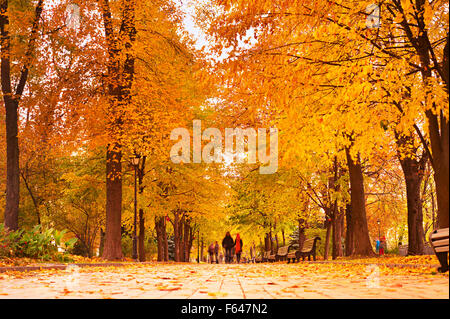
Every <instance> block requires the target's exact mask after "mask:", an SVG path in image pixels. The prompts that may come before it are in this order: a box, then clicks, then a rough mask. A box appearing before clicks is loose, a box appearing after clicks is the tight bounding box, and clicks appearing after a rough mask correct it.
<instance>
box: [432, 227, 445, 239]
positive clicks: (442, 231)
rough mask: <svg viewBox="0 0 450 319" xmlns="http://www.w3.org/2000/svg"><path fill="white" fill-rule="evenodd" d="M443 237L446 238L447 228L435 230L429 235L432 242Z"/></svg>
mask: <svg viewBox="0 0 450 319" xmlns="http://www.w3.org/2000/svg"><path fill="white" fill-rule="evenodd" d="M445 237H448V228H445V229H438V230H435V231H433V232H432V233H431V235H430V238H431V240H432V241H434V240H436V239H439V238H445Z"/></svg>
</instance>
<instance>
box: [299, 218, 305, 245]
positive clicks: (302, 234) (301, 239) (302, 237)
mask: <svg viewBox="0 0 450 319" xmlns="http://www.w3.org/2000/svg"><path fill="white" fill-rule="evenodd" d="M305 229H306V222H305V220H304V219H303V218H299V219H298V250H302V248H303V243H304V242H305V240H306V235H305Z"/></svg>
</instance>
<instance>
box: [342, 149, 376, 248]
mask: <svg viewBox="0 0 450 319" xmlns="http://www.w3.org/2000/svg"><path fill="white" fill-rule="evenodd" d="M346 153H347V164H348V169H349V174H350V188H351V194H350V198H351V205H352V209H351V215H352V218H351V222H352V224H353V225H352V229H353V241H354V242H353V244H354V249H353V253H352V255H356V256H375V253H374V252H373V249H372V245H371V243H370V238H369V228H368V226H367V217H366V202H365V193H364V177H363V173H362V167H361V163H360V160H359V156H358V158H357V160H356V161H355V160H353V158H352V157H351V155H350V150H349V149H348V148H347V149H346Z"/></svg>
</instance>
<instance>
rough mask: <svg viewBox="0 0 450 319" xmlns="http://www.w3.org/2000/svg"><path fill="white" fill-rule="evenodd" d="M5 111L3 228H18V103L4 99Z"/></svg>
mask: <svg viewBox="0 0 450 319" xmlns="http://www.w3.org/2000/svg"><path fill="white" fill-rule="evenodd" d="M5 109H6V202H5V227H6V228H8V229H9V230H17V229H18V228H19V190H20V184H19V176H20V175H19V173H20V172H19V139H18V103H17V102H15V101H14V100H12V99H9V98H8V99H5Z"/></svg>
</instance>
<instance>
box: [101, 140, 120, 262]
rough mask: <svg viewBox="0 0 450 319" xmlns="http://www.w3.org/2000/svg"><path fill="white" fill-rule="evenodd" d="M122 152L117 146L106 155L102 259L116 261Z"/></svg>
mask: <svg viewBox="0 0 450 319" xmlns="http://www.w3.org/2000/svg"><path fill="white" fill-rule="evenodd" d="M121 160H122V151H121V150H120V146H119V145H117V144H116V145H115V146H114V147H113V148H108V151H107V155H106V232H105V247H104V250H103V258H105V259H108V260H118V259H122V258H123V254H122V243H121V239H122V234H121V223H122V162H121Z"/></svg>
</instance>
